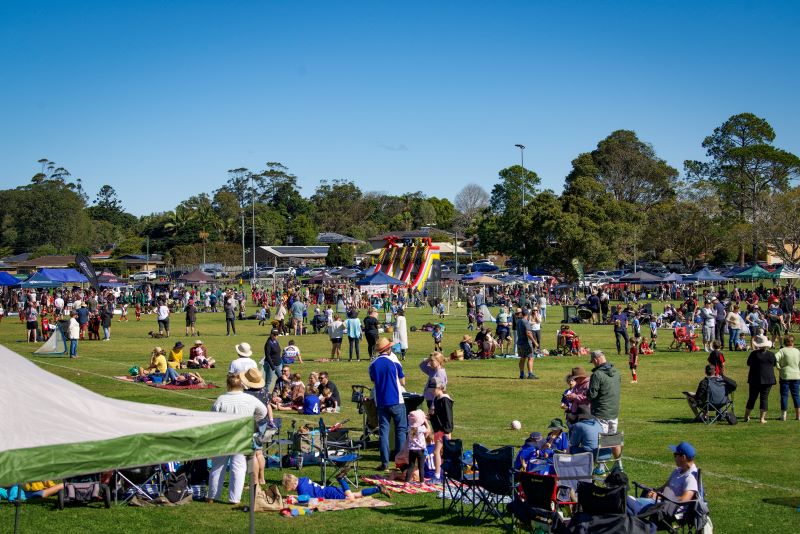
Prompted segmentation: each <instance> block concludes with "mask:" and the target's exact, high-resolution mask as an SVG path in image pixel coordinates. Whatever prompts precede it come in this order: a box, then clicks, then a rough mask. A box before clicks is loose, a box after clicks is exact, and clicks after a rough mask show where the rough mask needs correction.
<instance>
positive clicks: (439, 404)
mask: <svg viewBox="0 0 800 534" xmlns="http://www.w3.org/2000/svg"><path fill="white" fill-rule="evenodd" d="M434 387H435V388H436V389H435V393H434V399H433V413H432V414H431V427H432V429H433V441H434V448H433V457H434V460H433V461H434V479H433V480H431V483H432V484H438V483H440V482H441V481H442V447H443V446H444V440H445V438H447V439H451V433H452V432H453V399H451V398H450V395H448V394H447V393H446V391H447V390H446V389H445V385H444V384H443V383H442V382H441V381H440V380H439V379H438V378H434Z"/></svg>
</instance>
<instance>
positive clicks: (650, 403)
mask: <svg viewBox="0 0 800 534" xmlns="http://www.w3.org/2000/svg"><path fill="white" fill-rule="evenodd" d="M656 308H657V309H660V305H658V304H656ZM548 311H549V315H550V320H549V322H547V323H546V325H544V328H543V332H542V333H543V339H544V341H545V346H547V347H552V346H554V345H555V335H554V334H555V330H556V328H557V324H558V323H557V321H558V319H560V317H561V310H560V308H558V307H551V308H550V309H549V310H548ZM362 315H363V313H362ZM407 317H408V324H409V326H411V325H417V326H419V325H421V324H424V323H425V322H428V321H429V320H431V315H430V310H429V309H428V308H421V309H419V310H410V311H409V313H408V315H407ZM198 322H199V328H200V331H201V332H202V335H201V336H200V337H201V338H202V339H203V340H204V341H205V342H206V344H207V345H208V347H209V349H210V353H211V355H212V356H214V357H216V358H217V361H218V362H219V365H218V367H217V369H213V370H209V371H207V372H205V373H203V375H204V377H205V378H206V379H207V380H211V381H215V382H217V383H219V384H224V375H225V370H226V369H227V365H228V363H229V362H230V361H231V360H232V359H233V358H234V356H235V352H234V350H233V346H234V344H235V343H237V342H241V341H247V342H249V343H250V344H251V345H252V346H253V347H254V350H255V351H256V353H257V354H259V355H260V354H261V347H262V346H263V344H264V341H265V340H266V334H267V328H266V327H259V326H258V325H257V322H256V321H245V322H238V323H237V329H238V330H239V335H238V337H236V338H226V337H225V325H224V318H223V316H222V314H214V315H212V314H200V316H199V321H198ZM172 323H173V328H174V330H173V337H172V338H171V339H170V340H151V339H150V338H148V337H147V332H148V331H149V330H152V329H154V328H155V327H156V321H155V316H153V315H150V316H143V319H142V322H140V323H137V322H135V321H134V320H132V321H131V322H129V323H118V322H115V323H114V325H113V327H112V341H110V342H107V343H103V342H97V341H93V342H89V341H84V342H82V343H81V345H80V349H79V354H80V358H79V359H78V360H74V361H70V360H69V359H67V358H53V357H33V356H32V352H33V350H35V348H36V347H34V346H33V345H32V344H27V343H23V342H21V340H22V339H23V338H24V326H23V325H21V324H20V323H19V322H18V321H17V320H16V318H6V319H5V320H4V321H3V322H2V324H0V343H2V344H3V345H5V346H7V347H9V348H11V349H12V350H14V351H16V352H18V353H20V354H22V355H23V356H25V357H28V358H31V359H32V360H33V361H35V362H36V363H37V364H39V365H40V366H41V367H42V368H43V369H46V370H47V371H50V372H52V373H55V374H58V375H60V376H62V377H65V378H67V379H69V380H72V381H74V382H76V383H78V384H80V385H82V386H85V387H87V388H89V389H92V390H94V391H97V392H99V393H102V394H104V395H108V396H111V397H115V398H120V399H126V400H132V401H138V402H149V403H158V404H165V405H171V406H179V407H183V408H192V409H197V410H208V409H209V407H210V406H211V403H212V401H213V399H214V398H215V397H216V396H217V395H219V394H220V393H222V392H223V391H224V389H218V390H200V391H190V392H174V391H161V390H156V389H154V388H150V387H147V386H144V385H139V384H129V383H123V382H120V381H117V380H114V379H113V378H111V377H112V376H114V375H122V374H125V373H126V371H127V369H128V368H129V367H130V366H131V365H133V364H139V365H141V364H145V363H146V362H147V361H148V359H149V352H150V349H151V348H152V346H154V345H157V344H160V345H162V346H164V347H165V348H168V347H169V346H171V343H174V342H175V341H177V340H179V339H180V340H182V341H183V342H184V343H186V344H187V345H189V344H191V342H192V341H193V339H191V338H188V337H186V336H183V335H182V333H183V316H182V315H180V314H178V315H176V316H174V317H173V319H172ZM445 323H446V325H447V330H446V332H445V336H444V347H445V349H446V351H447V352H449V351H451V350H453V349H454V348H455V347H456V345H457V343H458V341H460V338H461V336H462V335H463V334H464V333H465V331H466V330H465V326H466V321H465V318H464V310H463V308H462V309H457V308H455V307H454V308H453V315H451V316H449V317H448V318H447V319H446V320H445ZM575 330H576V331H577V332H578V334H579V335H580V336H581V337H582V339H583V342H584V345H586V346H588V347H590V348H601V349H604V350H605V351H606V353H607V354H608V355H609V359H610V360H611V361H612V363H614V364H615V365H616V366H617V367H619V368H620V371H621V372H622V375H623V383H622V406H621V416H620V427H621V428H622V429H623V430H624V431H625V438H626V439H625V451H624V456H625V460H624V465H625V470H626V471H627V472H628V474H629V476H630V478H631V480H636V481H640V482H647V483H652V484H656V483H657V484H661V483H663V482H664V481H665V480H666V478H667V476H668V475H669V472H670V470H671V469H672V465H673V462H672V455H671V453H670V451H669V450H668V449H667V445H668V444H675V443H677V442H679V441H682V440H687V441H691V442H692V443H693V444H694V445H695V447H696V448H697V450H698V457H697V463H698V465H699V466H700V467H701V468H702V469H703V473H704V482H705V486H706V491H707V494H708V499H709V501H710V508H711V516H712V518H713V522H714V525H715V527H716V529H717V532H721V533H729V532H747V531H753V532H797V531H798V530H800V512H797V511H796V508H797V507H798V506H800V482H799V481H798V476H797V467H796V465H797V464H796V459H797V457H798V453H800V423H798V422H796V421H787V422H780V421H778V420H777V415H778V410H779V404H778V392H777V388H773V391H772V395H771V398H770V413H769V422H768V424H766V425H760V424H759V423H757V422H751V423H743V422H742V423H740V424H739V425H737V426H729V425H727V424H717V425H713V426H705V425H700V424H696V423H692V422H691V417H690V415H691V413H690V411H689V409H688V407H687V405H686V402H685V401H684V400H683V397H682V395H681V391H683V390H692V391H693V390H694V388H695V387H696V385H697V382H698V381H699V380H700V378H701V377H702V376H703V369H704V367H705V353H703V352H700V353H694V354H688V353H685V352H684V353H678V352H673V351H663V352H662V351H658V352H657V353H656V354H655V355H653V356H644V357H642V361H641V365H640V376H639V382H640V383H639V384H635V385H634V384H630V383H629V382H630V378H629V374H628V368H627V360H626V359H625V358H624V357H618V356H616V351H615V348H614V340H613V334H612V333H611V329H610V327H605V326H590V325H578V326H576V327H575ZM661 338H662V339H661V343H662V344H663V345H664V346H666V345H668V344H669V341H670V339H671V332H669V331H662V335H661ZM280 339H281V343H282V345H284V344H285V342H286V340H287V339H288V338H285V337H284V338H280ZM409 341H410V346H411V348H410V350H409V355H408V358H407V360H406V362H407V364H406V374H407V381H408V390H409V391H418V392H421V391H422V389H423V387H424V384H425V377H424V375H423V374H422V373H421V372H420V371H419V370H418V369H417V365H418V362H419V361H420V360H421V359H422V358H423V357H424V356H426V355H427V354H428V353H429V352H430V351H431V349H432V345H433V344H432V340H431V337H430V334H429V333H421V332H416V333H409ZM298 345H299V346H300V348H301V350H302V352H303V357H304V359H305V360H306V361H305V363H304V364H302V365H296V366H295V369H296V370H298V371H299V372H301V373H302V374H303V376H304V377H305V376H307V375H308V372H310V371H312V370H316V371H321V370H327V371H329V373H330V375H331V379H332V380H333V381H334V382H336V384H337V385H338V386H339V389H340V391H341V393H342V398H343V404H344V405H343V410H342V413H341V414H335V415H332V414H331V415H326V416H325V418H326V420H327V421H329V422H331V423H333V422H334V421H337V420H341V419H344V418H350V419H351V421H352V422H360V416H359V415H358V414H357V412H356V409H355V405H354V404H353V403H351V402H350V401H349V397H350V385H351V384H366V383H369V382H368V381H369V378H368V375H367V363H366V362H365V361H363V360H362V362H360V363H355V362H354V363H348V362H341V363H317V362H315V361H314V360H317V359H319V358H323V357H327V356H328V352H329V343H328V339H327V336H324V335H308V336H303V337H301V338H299V339H298ZM362 348H364V352H366V344H365V343H362ZM345 356H346V354H345ZM746 356H747V354H746V353H744V352H735V353H726V357H727V360H728V374H729V375H730V376H732V377H733V378H734V379H735V380H737V381H738V382H739V385H740V391H739V392H738V395H737V398H736V400H737V413H738V414H739V415H740V416H741V414H742V412H743V409H744V406H743V405H744V401H745V400H746V389H747V388H746V383H745V382H746V376H747V367H746V365H745V360H746ZM587 360H588V358H586V357H580V358H578V357H546V358H543V359H540V360H537V361H536V372H537V374H538V375H539V376H540V377H541V379H540V380H537V381H533V380H519V379H517V361H516V360H505V359H497V360H487V361H470V362H449V363H448V365H447V372H448V376H449V381H450V392H451V395H452V397H453V398H454V400H455V408H454V411H455V426H456V430H455V432H454V437H458V438H461V439H463V440H464V442H465V444H472V443H473V442H481V443H484V444H486V445H489V446H500V445H505V444H513V445H515V446H519V445H521V444H522V442H523V441H524V438H525V437H526V436H527V434H528V433H529V432H531V431H533V430H540V431H544V430H545V427H546V425H547V423H548V422H549V421H550V419H551V418H553V417H561V415H562V414H561V410H560V408H559V403H560V398H561V393H562V391H563V389H564V387H565V385H564V376H565V375H566V374H567V373H568V372H569V369H570V368H571V367H573V366H576V365H583V366H585V367H587V370H589V368H590V367H591V366H590V365H589V364H588V363H587ZM6 393H7V392H6ZM41 393H42V395H46V394H47V392H46V391H42V392H41ZM0 406H2V402H0ZM284 415H285V414H284ZM297 419H298V420H301V421H302V420H303V418H302V416H298V417H297ZM513 419H518V420H520V421H521V422H522V425H523V428H522V431H519V432H515V431H512V430H510V426H509V425H510V422H511V421H512V420H513ZM306 420H308V421H311V419H310V418H309V419H306ZM312 422H313V421H312ZM352 422H351V424H350V425H348V426H352V425H353V423H352ZM89 423H90V422H89ZM357 424H358V423H357ZM357 424H356V426H357ZM41 431H42V432H47V428H42V429H41ZM0 439H2V438H1V437H0ZM377 464H378V459H377V452H376V451H372V450H370V451H367V452H366V453H365V454H364V459H363V460H362V463H361V466H362V471H363V472H364V473H370V472H372V471H371V470H372V469H374V468H375V467H376V466H377ZM303 472H304V474H306V475H307V476H310V477H312V478H317V477H318V476H319V469H318V468H317V467H308V468H305V469H304V470H303ZM280 476H281V472H280V471H279V470H277V469H273V470H267V480H268V481H272V482H278V481H279V479H280ZM394 503H395V505H394V506H391V507H388V508H383V509H376V510H351V511H343V512H335V513H328V514H315V515H313V516H311V517H305V518H294V519H285V518H282V517H280V516H278V515H277V514H259V515H258V516H257V518H256V521H257V531H258V532H266V531H279V532H282V531H289V530H292V529H296V528H298V527H302V528H305V529H313V530H315V531H319V530H320V529H324V531H325V532H374V531H377V530H378V529H380V530H381V531H383V532H401V531H403V532H405V531H412V530H413V531H415V532H442V531H453V532H455V531H457V530H460V529H462V528H463V527H464V526H465V525H464V523H461V522H459V521H457V520H455V519H453V518H449V517H442V516H441V514H440V511H441V502H440V501H439V500H438V499H437V498H436V496H435V495H433V494H423V495H416V496H409V495H401V496H396V497H395V498H394ZM21 524H22V529H21V532H37V533H47V532H60V533H71V532H109V531H114V532H118V533H128V532H130V533H138V532H145V531H157V532H165V533H167V532H185V531H187V530H189V529H191V530H192V531H194V532H198V533H216V532H243V531H245V529H246V528H247V524H248V517H247V514H245V513H242V512H241V511H234V510H232V509H231V507H230V506H228V505H224V504H213V505H207V504H203V503H193V504H191V505H189V506H184V507H179V508H163V509H139V508H133V507H112V509H111V510H105V509H103V508H100V507H97V506H96V505H93V506H91V507H73V508H68V509H67V510H64V511H57V510H56V509H55V507H54V501H51V502H45V503H34V504H26V505H25V506H24V507H23V508H22V519H21ZM12 525H13V507H12V506H9V505H7V504H4V505H0V532H10V531H11V528H12ZM483 529H484V530H487V529H492V530H497V527H484V528H483Z"/></svg>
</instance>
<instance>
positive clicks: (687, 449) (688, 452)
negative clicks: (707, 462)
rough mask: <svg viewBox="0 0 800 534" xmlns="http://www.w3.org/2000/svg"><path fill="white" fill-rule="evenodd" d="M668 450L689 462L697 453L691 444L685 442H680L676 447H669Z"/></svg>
mask: <svg viewBox="0 0 800 534" xmlns="http://www.w3.org/2000/svg"><path fill="white" fill-rule="evenodd" d="M669 448H670V450H671V451H672V452H674V453H677V454H682V455H684V456H686V457H687V458H689V459H690V460H692V459H694V456H695V454H696V453H697V451H695V450H694V447H692V444H691V443H688V442H686V441H681V442H680V443H678V444H677V445H670V446H669Z"/></svg>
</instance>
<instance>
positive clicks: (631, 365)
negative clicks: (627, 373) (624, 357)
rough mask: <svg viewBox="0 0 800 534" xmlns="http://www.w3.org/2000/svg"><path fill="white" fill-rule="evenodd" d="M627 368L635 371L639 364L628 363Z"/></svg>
mask: <svg viewBox="0 0 800 534" xmlns="http://www.w3.org/2000/svg"><path fill="white" fill-rule="evenodd" d="M628 367H630V368H631V369H636V368H637V367H639V364H638V363H631V362H628Z"/></svg>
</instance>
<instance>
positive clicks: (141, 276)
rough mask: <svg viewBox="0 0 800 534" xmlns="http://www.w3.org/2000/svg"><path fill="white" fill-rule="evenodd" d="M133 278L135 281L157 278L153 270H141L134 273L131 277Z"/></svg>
mask: <svg viewBox="0 0 800 534" xmlns="http://www.w3.org/2000/svg"><path fill="white" fill-rule="evenodd" d="M129 278H130V279H131V280H134V281H147V280H155V279H156V273H154V272H153V271H139V272H138V273H133V274H132V275H130V277H129Z"/></svg>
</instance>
